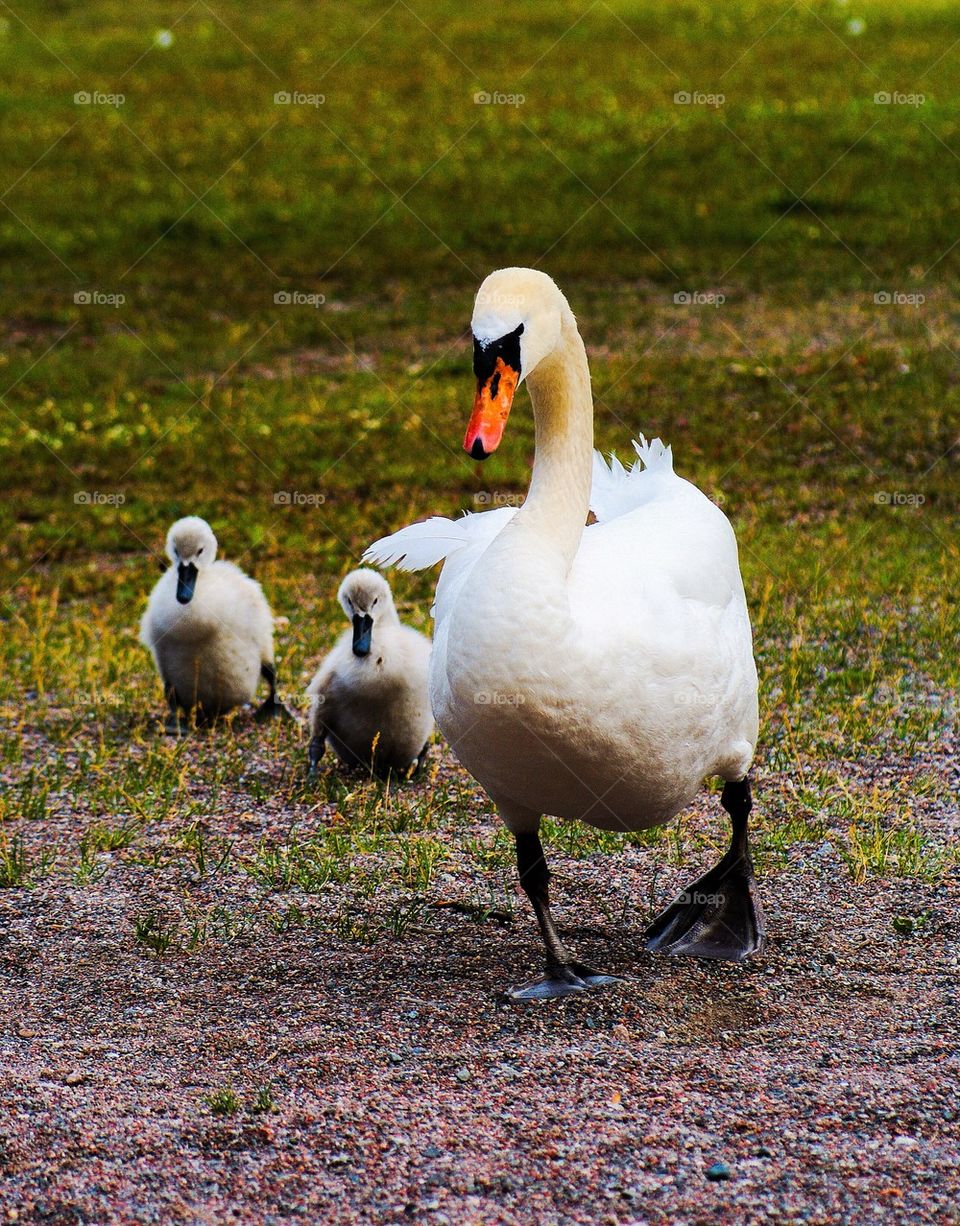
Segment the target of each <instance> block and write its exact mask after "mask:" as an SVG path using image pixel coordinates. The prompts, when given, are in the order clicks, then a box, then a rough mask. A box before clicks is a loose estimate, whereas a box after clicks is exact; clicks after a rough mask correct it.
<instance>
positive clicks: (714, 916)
mask: <svg viewBox="0 0 960 1226" xmlns="http://www.w3.org/2000/svg"><path fill="white" fill-rule="evenodd" d="M721 803H722V804H723V807H724V808H725V809H726V810H727V812H728V813H729V814H730V817H731V820H732V822H733V837H732V839H731V843H730V849H729V850H728V851H727V852H726V854H725V855H724V856H723V858H722V859H721V860H720V862H719V863H718V864H716V865H715V866H714V867H713V868H712V869H710V871H709V872H707V873H704V875H703V876H702V877H700V878H699V879H698V880H697V881H695V882H693V884H692V885H689V886H688V887H687V888H686V889H685V890H684V891H683V893H682V894H681V895H680V897H679V898H677V899H676V901H675V902H674V903H672V904H671V906H669V907H668V908H667V909H666V911H663V912H662V913H661V914H660V915H658V916H657V918H656V919H655V920H654V921H653V923H652V924H651V925H650V926H649V928H648V929H647V931H646V945H647V949H649V950H653V951H655V952H657V953H664V954H682V955H685V956H687V957H690V958H714V959H717V960H720V961H725V962H741V961H742V960H743V959H744V958H748V957H749V956H750V954H752V953H755V952H756V951H757V950H758V949H760V948H761V946H762V945H763V937H764V920H763V911H762V909H761V907H760V902H759V899H758V898H757V895H756V879H755V877H754V875H753V864H752V862H751V860H750V852H749V848H748V846H747V817H748V814H749V813H750V808H751V799H750V785H749V783H748V782H747V781H746V780H741V781H739V782H736V783H728V784H727V785H726V787H725V788H724V789H723V797H722V801H721Z"/></svg>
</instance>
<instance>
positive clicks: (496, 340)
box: [463, 268, 569, 460]
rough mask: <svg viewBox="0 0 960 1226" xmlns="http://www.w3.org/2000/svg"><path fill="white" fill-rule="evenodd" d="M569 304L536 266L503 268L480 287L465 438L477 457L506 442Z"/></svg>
mask: <svg viewBox="0 0 960 1226" xmlns="http://www.w3.org/2000/svg"><path fill="white" fill-rule="evenodd" d="M564 307H567V303H566V299H565V298H564V296H563V294H561V293H560V291H559V289H557V286H556V285H555V283H554V282H553V280H552V279H551V278H550V277H548V276H547V274H546V273H545V272H538V271H537V270H536V269H535V268H501V269H499V270H498V271H497V272H492V273H491V274H490V276H489V277H487V279H486V280H485V281H484V283H483V284H482V285H481V286H480V289H479V290H478V291H477V297H476V301H475V302H474V305H473V320H472V322H471V328H472V330H473V373H474V374H475V375H476V377H477V395H476V399H475V400H474V402H473V413H472V414H471V416H470V424H469V425H468V426H467V433H466V436H465V438H464V440H463V447H464V450H465V451H466V452H467V453H468V454H469V455H470V456H472V457H473V459H475V460H485V459H486V458H487V457H488V456H489V455H491V454H492V452H494V451H496V449H497V447H498V446H499V445H500V440H501V439H502V438H503V431H504V427H505V426H506V424H507V418H508V417H509V416H510V408H511V406H512V404H513V397H514V394H515V392H516V390H517V388H518V387H519V386H520V384H521V383H522V382H523V380H524V379H525V378H526V377H527V376H528V375H530V374H532V373H533V371H534V370H535V369H536V368H537V366H538V365H539V364H540V363H541V362H542V361H543V359H544V358H545V357H547V356H549V354H551V353H552V352H553V351H554V349H556V347H557V344H558V343H559V340H560V324H561V320H562V316H563V310H564ZM567 310H568V311H569V307H567Z"/></svg>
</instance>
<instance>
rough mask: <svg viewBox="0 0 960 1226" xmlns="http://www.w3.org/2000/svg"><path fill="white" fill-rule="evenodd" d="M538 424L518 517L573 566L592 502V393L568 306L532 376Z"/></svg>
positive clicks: (520, 524)
mask: <svg viewBox="0 0 960 1226" xmlns="http://www.w3.org/2000/svg"><path fill="white" fill-rule="evenodd" d="M527 383H528V385H529V388H530V400H531V402H532V404H533V418H534V424H535V427H536V455H535V458H534V462H533V477H532V479H531V481H530V489H529V491H528V493H527V497H526V500H525V502H524V504H523V507H522V509H521V510H520V511H519V512H518V514H517V517H516V520H515V521H514V522H515V523H516V525H517V528H518V530H521V529H522V530H524V531H528V532H534V533H537V534H538V535H540V536H542V537H543V538H544V542H545V543H546V542H547V541H549V543H550V544H551V545H552V546H553V547H554V548H555V549H556V550H558V551H559V553H560V554H561V556H562V560H563V563H564V566H565V567H566V568H567V569H569V567H570V566H571V564H572V563H573V559H574V558H575V557H576V555H577V550H578V548H579V547H580V538H581V536H582V535H583V529H584V525H585V523H586V519H587V511H588V508H589V503H590V479H591V474H592V464H593V397H592V395H591V393H590V368H589V366H588V365H587V354H586V350H585V349H584V347H583V341H582V340H581V339H580V333H579V332H578V331H577V323H576V320H575V319H574V317H573V314H572V312H571V311H570V310H569V308H566V307H565V308H564V311H563V317H562V321H561V326H560V340H559V342H558V344H557V347H556V349H555V350H554V351H553V353H551V354H550V355H549V356H548V357H546V358H544V359H543V360H542V361H541V362H540V363H539V365H538V366H537V367H536V369H535V370H534V371H533V372H532V373H531V375H530V376H529V378H528V379H527Z"/></svg>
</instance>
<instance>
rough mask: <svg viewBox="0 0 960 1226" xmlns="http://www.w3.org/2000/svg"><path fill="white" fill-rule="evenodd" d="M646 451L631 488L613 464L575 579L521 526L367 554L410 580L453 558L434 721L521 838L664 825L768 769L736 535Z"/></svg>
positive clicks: (600, 481)
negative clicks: (542, 822) (703, 788)
mask: <svg viewBox="0 0 960 1226" xmlns="http://www.w3.org/2000/svg"><path fill="white" fill-rule="evenodd" d="M637 450H638V452H639V453H640V455H641V457H642V459H643V461H644V463H645V465H646V467H645V468H642V467H641V465H640V464H637V465H635V466H634V468H633V469H632V470H630V471H629V472H628V471H627V470H625V469H623V468H622V467H621V466H620V465H619V464H618V463H616V462H614V464H613V466H612V468H609V469H608V468H607V466H606V465H605V464H604V462H603V461H602V459H601V458H600V457H599V456H597V457H596V461H595V466H594V479H593V489H592V493H591V509H592V510H593V511H594V514H595V516H596V518H597V522H596V523H593V524H591V525H589V526H588V527H586V528H585V529H584V532H583V536H582V539H581V543H580V547H579V550H578V552H577V554H576V557H575V559H574V561H573V565H572V567H570V568H569V571H567V568H566V563H565V562H564V560H563V559H562V557H561V556H560V555H559V554H558V553H556V552H554V551H551V550H550V549H549V548H544V547H543V542H542V541H540V546H541V547H539V548H536V549H534V548H531V547H530V540H529V534H528V533H526V532H525V531H524V528H523V525H522V521H521V520H520V519H517V518H516V514H517V513H516V512H514V511H511V510H496V511H490V512H486V513H483V514H480V515H470V516H467V517H465V518H463V519H460V520H457V521H449V520H440V521H437V520H431V521H427V523H426V524H420V525H413V526H412V527H411V528H408V529H403V530H402V531H400V532H398V533H396V534H394V535H393V536H391V537H387V538H385V539H384V540H383V541H379V542H377V543H376V544H375V545H374V546H372V547H371V549H370V551H368V556H369V557H371V558H372V559H373V560H375V561H382V562H398V563H399V564H400V565H401V566H405V567H407V568H409V569H419V568H420V567H421V566H424V565H430V564H431V563H432V562H435V561H437V560H439V557H440V556H445V557H446V559H447V560H446V563H445V566H444V569H443V573H442V575H441V578H440V582H439V584H438V587H437V598H436V604H435V608H434V615H435V618H436V631H435V636H434V651H433V659H432V664H431V670H430V697H431V701H432V704H433V710H434V714H435V716H436V720H437V724H438V726H439V728H440V730H441V731H442V732H443V734H444V736H445V737H446V738H447V739H448V741H449V742H450V744H451V746H452V747H453V749H454V751H455V753H456V754H457V756H458V757H459V759H460V760H461V762H462V763H463V764H464V766H465V767H466V768H467V770H469V771H470V773H471V774H472V775H474V777H475V778H476V779H478V780H479V782H480V783H481V784H482V785H483V786H484V788H486V790H487V791H488V792H489V794H490V795H491V797H492V798H493V799H494V800H495V801H496V802H497V804H498V807H499V808H500V809H501V812H502V813H503V816H504V818H505V820H506V821H507V823H508V825H510V826H511V828H512V829H514V830H519V829H525V828H528V829H531V830H535V829H536V824H537V821H538V820H539V817H540V815H541V814H543V813H546V814H550V815H552V816H555V817H560V818H570V819H579V820H583V821H586V822H588V823H589V824H591V825H594V826H597V827H601V828H604V829H611V830H640V829H644V828H646V827H649V826H654V825H658V824H660V823H661V822H664V821H666V820H668V819H669V818H670V817H672V816H673V815H674V814H676V813H677V812H678V811H679V810H680V809H681V808H683V807H684V805H686V804H687V803H688V802H689V801H690V800H691V799H692V798H693V796H694V795H695V793H696V792H697V790H698V788H699V787H700V785H701V783H702V781H703V779H704V778H705V777H706V776H709V775H720V776H721V777H722V778H724V779H740V778H742V777H743V776H744V775H745V773H746V771H747V769H748V767H749V765H750V761H751V759H752V756H753V751H754V746H755V744H756V739H757V676H756V668H755V665H754V660H753V650H752V641H751V632H750V623H749V618H748V615H747V608H746V602H745V599H744V593H743V584H742V581H741V578H740V571H739V565H738V560H737V547H736V541H735V538H734V535H733V531H732V529H731V527H730V524H729V523H728V521H727V519H726V517H725V516H724V514H723V513H722V512H721V511H720V510H719V508H718V507H716V506H715V505H714V504H713V503H712V502H711V501H710V500H709V499H708V498H706V497H705V495H703V494H702V493H701V492H700V491H699V490H698V489H697V488H696V487H695V486H693V485H691V484H690V483H689V482H687V481H684V480H682V479H681V478H679V477H677V476H676V475H675V474H674V472H673V469H672V461H671V456H670V451H669V449H667V448H664V447H663V446H662V444H660V442H659V440H654V442H653V443H652V444H651V445H650V446H647V445H646V444H638V445H637ZM430 525H433V528H432V538H431V529H430ZM457 538H459V541H458V539H457ZM431 539H432V541H433V544H432V546H431ZM441 541H445V545H443V546H441V544H440V542H441ZM441 547H442V548H443V549H444V552H443V553H439V554H438V552H437V551H438V549H440V548H441ZM431 555H433V556H431ZM400 559H404V560H403V561H401V560H400Z"/></svg>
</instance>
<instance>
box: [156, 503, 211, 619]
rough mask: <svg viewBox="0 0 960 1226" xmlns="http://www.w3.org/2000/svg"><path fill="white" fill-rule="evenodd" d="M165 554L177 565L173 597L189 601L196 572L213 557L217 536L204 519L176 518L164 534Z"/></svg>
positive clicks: (195, 583) (203, 567)
mask: <svg viewBox="0 0 960 1226" xmlns="http://www.w3.org/2000/svg"><path fill="white" fill-rule="evenodd" d="M167 556H168V557H169V559H170V561H171V562H172V563H173V564H174V566H175V567H176V568H177V600H178V601H179V602H180V604H189V603H190V601H191V600H192V599H193V593H194V591H195V590H196V586H197V575H198V574H199V572H200V571H202V570H206V568H207V567H208V566H211V565H212V564H213V562H214V561H215V560H216V556H217V538H216V537H215V536H214V535H213V529H212V528H211V527H210V525H209V524H208V523H207V521H206V520H205V519H200V517H199V516H197V515H187V516H186V517H185V518H184V519H178V520H177V522H176V523H175V524H174V525H173V526H172V527H171V529H170V531H169V532H168V533H167Z"/></svg>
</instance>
